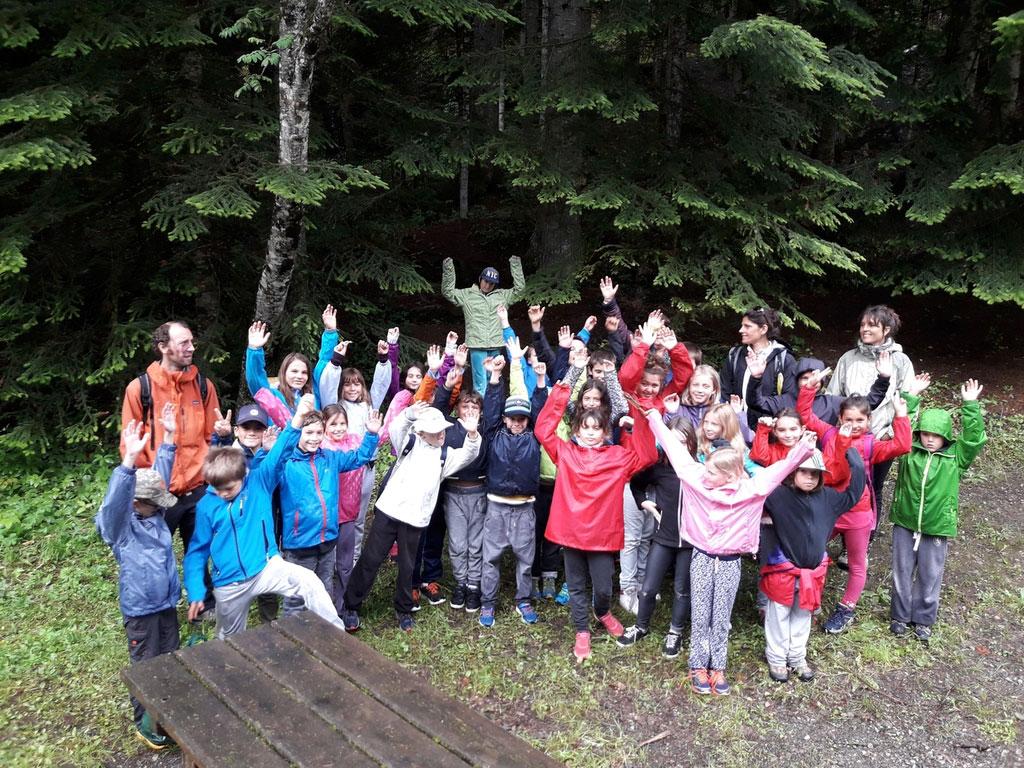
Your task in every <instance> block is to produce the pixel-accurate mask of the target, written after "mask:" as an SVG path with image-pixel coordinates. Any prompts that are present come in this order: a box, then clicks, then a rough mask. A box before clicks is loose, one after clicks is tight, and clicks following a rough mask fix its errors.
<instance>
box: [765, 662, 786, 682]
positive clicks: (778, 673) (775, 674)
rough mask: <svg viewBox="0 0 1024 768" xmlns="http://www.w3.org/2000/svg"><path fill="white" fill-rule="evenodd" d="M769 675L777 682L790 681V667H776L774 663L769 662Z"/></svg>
mask: <svg viewBox="0 0 1024 768" xmlns="http://www.w3.org/2000/svg"><path fill="white" fill-rule="evenodd" d="M768 677H770V678H771V679H772V680H774V681H775V682H776V683H788V682H789V667H776V666H775V665H774V664H769V665H768Z"/></svg>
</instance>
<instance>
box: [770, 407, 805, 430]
mask: <svg viewBox="0 0 1024 768" xmlns="http://www.w3.org/2000/svg"><path fill="white" fill-rule="evenodd" d="M779 419H796V423H797V424H799V425H801V426H803V423H804V420H803V419H801V418H800V414H799V413H797V412H796V408H783V409H782V410H781V411H779V412H778V413H776V414H775V421H776V422H777V421H778V420H779Z"/></svg>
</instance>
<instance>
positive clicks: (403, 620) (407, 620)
mask: <svg viewBox="0 0 1024 768" xmlns="http://www.w3.org/2000/svg"><path fill="white" fill-rule="evenodd" d="M415 626H416V622H414V621H413V620H412V614H411V613H400V614H398V628H399V629H400V630H402V631H403V632H412V628H413V627H415Z"/></svg>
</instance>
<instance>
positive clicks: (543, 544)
mask: <svg viewBox="0 0 1024 768" xmlns="http://www.w3.org/2000/svg"><path fill="white" fill-rule="evenodd" d="M554 495H555V486H554V484H553V483H552V484H546V483H543V482H542V483H541V484H540V487H539V488H538V489H537V500H536V501H535V502H534V503H533V513H534V514H535V515H536V516H537V520H536V523H535V525H534V533H535V536H536V543H535V545H534V548H533V569H532V571H531V573H532V574H533V575H534V576H535V577H536V578H538V579H539V578H540V577H542V576H544V575H549V576H557V575H558V566H559V565H560V564H561V562H562V557H561V555H562V548H561V547H560V546H559V545H558V544H555V543H554V542H551V541H548V540H547V539H546V538H544V531H546V530H547V528H548V517H549V515H550V514H551V500H552V497H553V496H554Z"/></svg>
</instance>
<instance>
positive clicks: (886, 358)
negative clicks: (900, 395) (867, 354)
mask: <svg viewBox="0 0 1024 768" xmlns="http://www.w3.org/2000/svg"><path fill="white" fill-rule="evenodd" d="M875 371H876V372H877V373H878V375H879V376H881V377H882V378H883V379H891V378H892V355H891V354H890V352H889V350H884V351H882V352H879V353H878V358H877V359H876V360H875Z"/></svg>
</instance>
